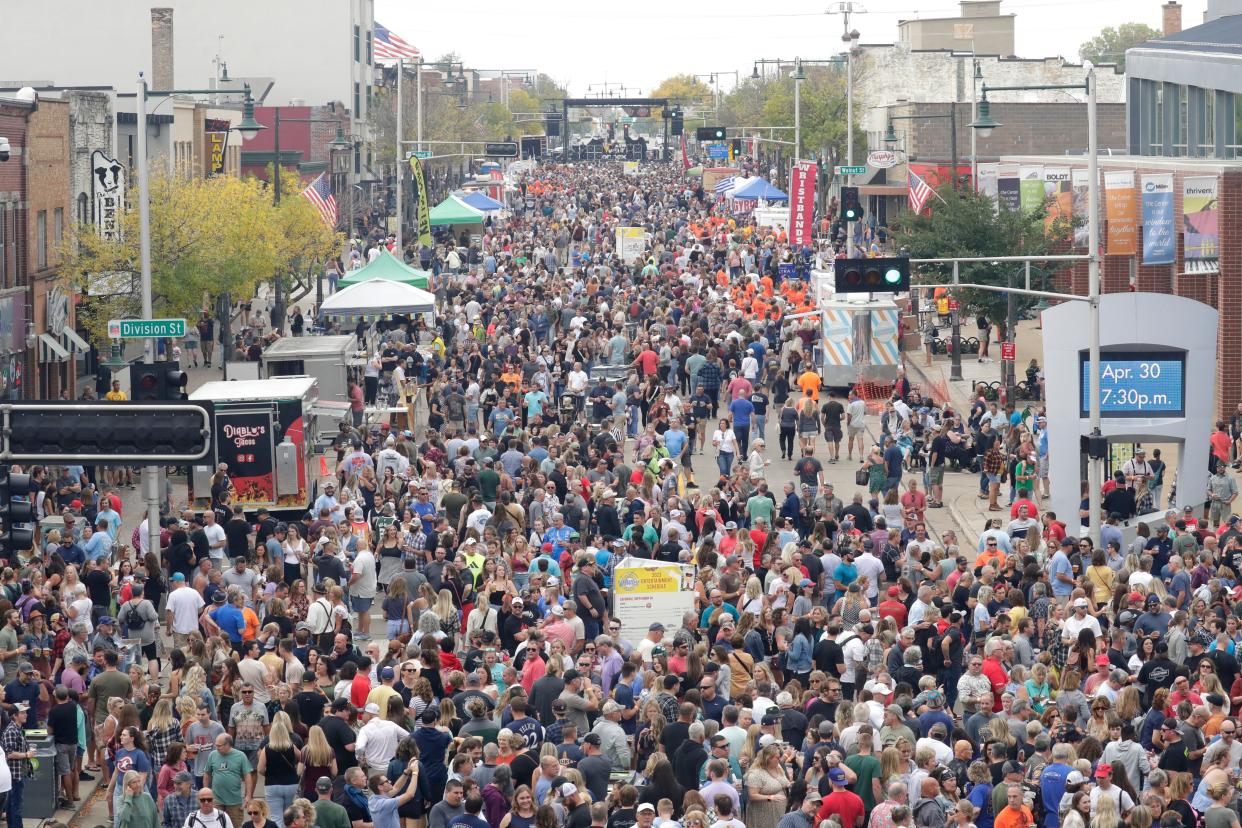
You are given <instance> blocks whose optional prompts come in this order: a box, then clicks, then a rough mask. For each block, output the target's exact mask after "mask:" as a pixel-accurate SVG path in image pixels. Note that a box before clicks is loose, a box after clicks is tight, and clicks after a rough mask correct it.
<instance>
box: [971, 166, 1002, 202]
mask: <svg viewBox="0 0 1242 828" xmlns="http://www.w3.org/2000/svg"><path fill="white" fill-rule="evenodd" d="M999 176H1000V164H980V165H979V178H978V180H977V181H976V182H975V186H976V188H977V189H978V191H979V193H980V194H981V195H985V196H990V197H991V199H992V200H993V201H995V200H996V197H997V186H998V185H999V183H1000V182H999V181H998V178H999Z"/></svg>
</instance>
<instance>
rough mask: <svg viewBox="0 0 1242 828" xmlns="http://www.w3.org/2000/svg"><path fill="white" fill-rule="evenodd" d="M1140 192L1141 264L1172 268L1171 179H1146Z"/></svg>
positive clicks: (1166, 176)
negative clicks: (1169, 265)
mask: <svg viewBox="0 0 1242 828" xmlns="http://www.w3.org/2000/svg"><path fill="white" fill-rule="evenodd" d="M1142 182H1143V185H1142V191H1143V264H1145V265H1165V264H1173V260H1174V257H1175V256H1176V255H1177V239H1176V237H1175V236H1174V235H1173V175H1172V173H1167V174H1163V175H1145V176H1143V179H1142Z"/></svg>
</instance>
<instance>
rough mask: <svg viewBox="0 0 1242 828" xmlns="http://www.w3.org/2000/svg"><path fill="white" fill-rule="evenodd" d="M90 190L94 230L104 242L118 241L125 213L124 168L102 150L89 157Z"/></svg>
mask: <svg viewBox="0 0 1242 828" xmlns="http://www.w3.org/2000/svg"><path fill="white" fill-rule="evenodd" d="M91 187H92V189H93V191H94V196H95V229H96V230H97V231H98V233H99V237H100V238H102V239H104V240H105V241H119V240H120V239H121V237H122V229H121V213H122V211H124V209H125V168H124V167H122V166H121V162H119V161H117V160H116V159H115V158H109V157H108V156H107V155H106V154H104V152H103V151H102V150H95V151H94V152H92V153H91Z"/></svg>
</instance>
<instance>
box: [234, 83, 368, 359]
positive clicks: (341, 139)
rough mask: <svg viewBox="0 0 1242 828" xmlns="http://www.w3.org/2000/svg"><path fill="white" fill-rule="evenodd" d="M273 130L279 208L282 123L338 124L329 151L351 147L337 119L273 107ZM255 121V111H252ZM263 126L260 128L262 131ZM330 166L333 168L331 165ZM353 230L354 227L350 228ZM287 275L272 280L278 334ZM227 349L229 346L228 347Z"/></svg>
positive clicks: (275, 197) (275, 198)
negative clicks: (283, 114) (283, 111)
mask: <svg viewBox="0 0 1242 828" xmlns="http://www.w3.org/2000/svg"><path fill="white" fill-rule="evenodd" d="M272 118H273V127H274V128H273V130H272V154H273V156H274V157H275V161H274V163H273V165H272V203H273V204H275V205H276V206H277V207H279V206H280V194H281V181H280V171H281V164H280V123H281V121H287V122H288V123H291V124H336V136H335V137H334V138H333V139H332V140H331V141H330V142H329V143H328V148H329V150H333V151H335V150H339V149H348V148H349V147H350V146H351V145H350V143H349V141H348V140H347V139H346V138H345V133H344V131H343V130H342V129H341V122H340V121H339V120H337V119H335V118H282V117H280V107H279V106H274V107H272ZM252 120H253V110H252ZM261 128H262V126H260V129H261ZM329 166H331V165H330V164H329ZM350 230H351V231H352V230H353V227H352V226H351V227H350ZM284 294H285V274H284V273H283V272H281V271H280V270H277V271H276V275H275V276H274V277H273V279H272V328H274V329H275V330H276V331H277V332H279V331H281V330H283V329H284V325H285V295H284ZM226 347H227V345H226Z"/></svg>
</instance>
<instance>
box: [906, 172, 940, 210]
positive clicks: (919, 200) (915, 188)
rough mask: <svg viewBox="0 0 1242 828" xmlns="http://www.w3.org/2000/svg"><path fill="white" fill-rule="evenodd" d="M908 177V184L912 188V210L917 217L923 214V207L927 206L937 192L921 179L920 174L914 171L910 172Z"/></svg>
mask: <svg viewBox="0 0 1242 828" xmlns="http://www.w3.org/2000/svg"><path fill="white" fill-rule="evenodd" d="M908 175H909V181H908V183H909V187H910V209H911V210H913V211H914V213H915V215H918V214H919V213H921V212H923V207H924V205H926V204H927V200H928V199H929V198H931V197H932V196H933V195H935V190H933V189H932V188H931V187H930V186H929V185H928V183H927V182H926V181H924V180H923V179H921V178H919V176H918V174H917V173H915V171H914V170H909V172H908Z"/></svg>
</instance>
